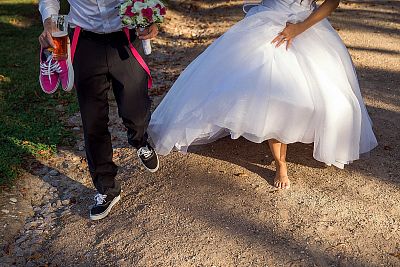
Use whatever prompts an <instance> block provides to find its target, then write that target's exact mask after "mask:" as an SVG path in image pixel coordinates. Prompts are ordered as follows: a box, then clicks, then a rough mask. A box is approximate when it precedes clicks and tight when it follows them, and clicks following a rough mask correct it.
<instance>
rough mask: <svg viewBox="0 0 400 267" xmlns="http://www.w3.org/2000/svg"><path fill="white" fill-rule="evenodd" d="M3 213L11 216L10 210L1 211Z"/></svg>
mask: <svg viewBox="0 0 400 267" xmlns="http://www.w3.org/2000/svg"><path fill="white" fill-rule="evenodd" d="M1 212H3V213H5V214H9V213H10V211H9V210H1Z"/></svg>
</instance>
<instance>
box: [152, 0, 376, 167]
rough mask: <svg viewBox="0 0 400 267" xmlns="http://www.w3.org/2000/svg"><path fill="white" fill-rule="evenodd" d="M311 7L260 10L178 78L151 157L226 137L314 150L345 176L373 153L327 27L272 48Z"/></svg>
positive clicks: (342, 53) (159, 114) (358, 100)
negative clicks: (289, 44)
mask: <svg viewBox="0 0 400 267" xmlns="http://www.w3.org/2000/svg"><path fill="white" fill-rule="evenodd" d="M312 9H313V8H312V7H311V6H307V5H301V4H299V3H296V2H295V3H293V4H287V3H286V2H284V1H265V3H264V4H263V5H260V6H257V7H254V8H252V9H251V10H250V12H249V13H248V14H247V16H246V17H245V18H244V19H243V20H242V21H240V22H238V23H237V24H236V25H234V26H233V27H232V28H231V29H230V30H229V31H228V32H226V33H225V34H224V35H223V36H221V37H220V38H219V39H217V40H216V41H215V42H214V43H213V44H212V45H211V46H209V47H208V48H207V49H206V50H205V51H204V52H203V53H202V54H201V55H200V56H199V57H198V58H196V59H195V60H194V61H193V62H192V63H191V64H190V65H189V66H188V67H187V68H186V69H185V70H184V71H183V72H182V74H181V75H180V77H179V78H178V80H177V81H176V82H175V84H174V85H173V87H172V88H171V89H170V91H169V92H168V94H167V95H166V96H165V98H164V99H163V101H162V102H161V103H160V105H159V106H158V107H157V109H156V110H155V112H154V113H153V115H152V118H151V122H150V125H149V128H148V132H149V135H150V137H151V139H152V141H153V143H154V145H155V148H156V150H157V152H158V153H159V154H161V155H166V154H168V153H169V152H171V150H172V149H174V148H176V149H177V150H180V151H182V152H185V151H186V150H187V149H188V147H189V146H190V145H197V144H204V143H209V142H212V141H214V140H216V139H218V138H221V137H223V136H226V135H231V137H232V138H234V139H236V138H239V137H240V136H243V137H244V138H246V139H248V140H250V141H253V142H256V143H261V142H263V141H265V140H268V139H272V138H273V139H277V140H279V141H281V142H283V143H286V144H289V143H294V142H302V143H314V152H313V156H314V158H315V159H316V160H318V161H321V162H324V163H326V164H328V165H331V164H332V165H335V166H337V167H339V168H343V166H344V164H347V163H350V162H352V161H354V160H356V159H358V158H359V156H360V154H362V153H366V152H368V151H370V150H371V149H373V148H374V147H375V146H376V145H377V141H376V138H375V135H374V133H373V131H372V126H371V121H370V118H369V116H368V113H367V110H366V108H365V105H364V102H363V100H362V97H361V93H360V88H359V84H358V80H357V76H356V72H355V69H354V66H353V63H352V61H351V58H350V56H349V53H348V51H347V49H346V47H345V45H344V44H343V42H342V40H341V39H340V37H339V36H338V34H337V33H336V31H335V30H334V29H333V28H332V26H331V25H330V23H329V22H328V20H326V19H325V20H323V21H321V22H319V23H318V24H316V25H314V26H313V27H311V28H310V29H308V30H307V31H305V32H304V33H302V34H300V35H299V36H297V37H296V38H295V39H294V41H293V44H292V47H290V48H289V50H286V48H285V46H284V45H282V46H281V47H279V48H275V46H274V45H272V44H271V41H272V40H273V39H274V38H275V36H276V35H277V34H278V33H279V32H280V31H282V29H283V28H284V27H285V25H286V22H287V21H289V22H294V23H295V22H298V21H302V20H304V19H305V18H307V17H308V16H309V15H310V14H311V12H312Z"/></svg>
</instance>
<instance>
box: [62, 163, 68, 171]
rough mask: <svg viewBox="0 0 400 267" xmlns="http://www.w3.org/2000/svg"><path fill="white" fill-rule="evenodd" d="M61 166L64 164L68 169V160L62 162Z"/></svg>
mask: <svg viewBox="0 0 400 267" xmlns="http://www.w3.org/2000/svg"><path fill="white" fill-rule="evenodd" d="M61 166H62V167H63V168H64V169H66V168H68V163H67V162H66V161H64V162H63V163H62V164H61Z"/></svg>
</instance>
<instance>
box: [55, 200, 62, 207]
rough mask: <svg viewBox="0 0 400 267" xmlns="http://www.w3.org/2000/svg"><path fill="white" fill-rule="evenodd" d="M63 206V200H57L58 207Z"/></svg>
mask: <svg viewBox="0 0 400 267" xmlns="http://www.w3.org/2000/svg"><path fill="white" fill-rule="evenodd" d="M61 206H62V202H61V200H57V202H56V207H57V208H61Z"/></svg>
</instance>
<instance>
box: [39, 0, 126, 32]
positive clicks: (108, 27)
mask: <svg viewBox="0 0 400 267" xmlns="http://www.w3.org/2000/svg"><path fill="white" fill-rule="evenodd" d="M68 2H69V3H70V6H71V9H70V12H69V15H68V21H69V23H70V25H71V26H72V27H74V26H80V27H81V28H82V29H85V30H88V31H92V32H96V33H110V32H115V31H119V30H121V28H122V25H121V19H120V17H119V10H118V7H119V5H120V4H122V3H123V2H124V0H68ZM59 10H60V2H59V0H40V1H39V11H40V14H42V19H43V21H44V20H45V19H47V18H49V17H50V16H51V15H53V14H58V12H59Z"/></svg>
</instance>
